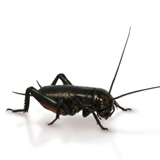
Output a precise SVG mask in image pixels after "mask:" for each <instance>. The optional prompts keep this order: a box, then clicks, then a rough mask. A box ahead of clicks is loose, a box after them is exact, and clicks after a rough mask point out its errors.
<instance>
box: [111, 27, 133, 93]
mask: <svg viewBox="0 0 160 160" xmlns="http://www.w3.org/2000/svg"><path fill="white" fill-rule="evenodd" d="M130 32H131V27H130V28H129V33H128V36H127V40H126V43H125V45H124V48H123V52H122V55H121V58H120V61H119V64H118V67H117V70H116V73H115V75H114V78H113V80H112V83H111V86H110V89H109V94H111V91H112V87H113V84H114V81H115V79H116V76H117V73H118V70H119V67H120V65H121V61H122V58H123V55H124V51H125V49H126V45H127V42H128V39H129V35H130Z"/></svg>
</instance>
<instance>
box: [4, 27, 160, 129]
mask: <svg viewBox="0 0 160 160" xmlns="http://www.w3.org/2000/svg"><path fill="white" fill-rule="evenodd" d="M130 30H131V27H130V29H129V33H128V36H127V40H126V43H125V46H124V49H123V52H122V55H121V58H120V61H119V64H118V67H117V70H116V72H115V75H114V78H113V80H112V83H111V86H110V89H109V91H107V90H104V89H101V88H95V87H82V86H74V85H72V83H71V82H70V81H69V80H68V79H67V78H66V76H65V75H64V74H58V75H57V76H56V78H55V79H54V80H53V82H52V84H51V85H49V86H44V87H41V85H40V84H39V83H38V85H39V86H40V89H39V90H37V89H35V88H34V87H29V88H27V89H26V92H25V94H23V93H18V92H14V93H16V94H21V95H24V96H25V103H24V109H10V108H8V109H7V111H12V112H24V113H25V112H28V109H29V102H30V96H32V97H34V98H35V99H36V100H37V101H38V102H39V103H40V104H41V105H42V106H43V107H44V108H46V109H48V110H50V111H52V112H54V113H56V117H55V119H54V120H53V121H52V122H50V123H49V125H51V124H53V123H54V122H55V121H56V120H57V119H59V117H60V115H63V116H66V115H70V116H73V115H75V114H76V113H78V112H79V111H81V110H82V115H83V117H87V116H88V115H90V114H92V115H93V117H94V118H95V120H96V122H97V124H98V125H99V126H100V127H101V129H103V130H108V129H107V128H105V127H103V126H102V124H101V122H100V120H101V118H104V119H108V117H110V116H111V115H112V114H113V112H114V111H115V107H118V108H120V109H121V110H123V111H128V110H131V109H130V108H123V107H121V106H120V105H119V104H118V103H117V101H116V100H117V99H119V98H121V97H124V96H127V95H130V94H133V93H137V92H141V91H146V90H150V89H155V88H160V86H156V87H150V88H145V89H140V90H136V91H132V92H128V93H125V94H122V95H120V96H117V97H113V96H112V95H111V91H112V87H113V84H114V82H115V79H116V76H117V73H118V70H119V67H120V64H121V61H122V58H123V55H124V51H125V48H126V45H127V42H128V38H129V35H130ZM58 79H60V80H61V81H62V83H63V85H56V83H57V81H58ZM37 82H38V81H37Z"/></svg>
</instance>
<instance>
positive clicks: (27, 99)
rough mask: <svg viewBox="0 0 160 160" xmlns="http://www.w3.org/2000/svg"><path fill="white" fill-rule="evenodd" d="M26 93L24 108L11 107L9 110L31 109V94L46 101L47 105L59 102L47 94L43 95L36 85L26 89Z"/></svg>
mask: <svg viewBox="0 0 160 160" xmlns="http://www.w3.org/2000/svg"><path fill="white" fill-rule="evenodd" d="M24 95H25V100H24V109H11V108H8V109H7V111H12V112H28V110H29V103H30V96H33V97H34V98H35V99H36V100H37V101H39V102H42V103H45V104H47V105H54V106H57V102H56V101H54V100H52V99H50V98H48V97H46V96H45V95H42V94H41V93H39V91H38V90H37V89H35V88H34V87H29V88H27V89H26V93H25V94H24Z"/></svg>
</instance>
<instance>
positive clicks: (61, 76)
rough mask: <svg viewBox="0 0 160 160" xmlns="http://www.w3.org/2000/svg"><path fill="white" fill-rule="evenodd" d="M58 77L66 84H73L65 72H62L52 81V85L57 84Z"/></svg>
mask: <svg viewBox="0 0 160 160" xmlns="http://www.w3.org/2000/svg"><path fill="white" fill-rule="evenodd" d="M58 79H60V80H61V81H62V83H63V84H64V85H72V83H71V82H70V81H69V80H68V79H67V77H66V76H65V75H64V74H62V73H60V74H58V75H57V76H56V78H55V79H54V80H53V82H52V84H51V85H56V83H57V81H58Z"/></svg>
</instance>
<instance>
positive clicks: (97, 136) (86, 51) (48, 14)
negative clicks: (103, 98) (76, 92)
mask: <svg viewBox="0 0 160 160" xmlns="http://www.w3.org/2000/svg"><path fill="white" fill-rule="evenodd" d="M159 21H160V2H159V1H0V75H1V76H0V77H1V78H0V97H1V98H0V152H1V153H0V159H1V160H14V159H16V160H21V159H23V160H25V159H26V160H28V159H37V160H41V159H43V160H44V159H46V160H48V159H49V160H51V159H56V160H59V159H64V160H73V159H74V160H75V159H77V160H82V159H92V160H94V159H96V160H97V159H99V160H107V159H108V160H116V159H120V160H128V159H130V160H131V159H133V160H135V159H140V160H143V159H144V160H147V159H148V160H150V159H152V160H153V159H154V160H158V159H160V153H159V148H160V123H159V122H160V100H159V99H160V89H156V90H151V91H146V92H141V93H137V94H134V95H130V96H126V97H123V98H121V99H119V100H117V101H118V102H119V103H120V104H121V106H123V107H131V108H132V109H133V111H132V112H127V113H126V112H122V111H121V110H119V109H116V111H115V113H114V114H113V116H112V117H111V118H110V119H108V120H107V121H105V120H103V121H102V124H103V125H104V126H106V127H108V128H109V132H106V131H102V130H101V129H100V128H99V126H98V125H96V122H95V119H94V118H93V117H92V116H89V117H87V118H83V117H82V116H81V113H79V114H77V115H76V116H74V117H69V116H68V117H63V116H61V117H60V118H61V119H60V121H57V122H56V123H55V124H54V125H52V126H48V125H47V123H49V122H50V121H52V120H53V118H54V117H55V114H53V113H52V112H49V111H47V110H45V109H44V108H43V107H42V106H41V105H40V104H39V103H38V102H37V101H36V100H35V99H33V98H31V102H30V108H29V113H28V114H22V113H18V114H13V113H10V112H6V109H7V108H8V107H10V108H23V103H24V97H23V96H19V95H15V94H13V93H12V92H11V91H18V92H22V93H24V92H25V89H26V88H27V87H30V86H34V87H35V88H37V89H38V88H39V87H38V85H37V84H36V80H39V82H40V84H41V85H42V86H44V85H49V84H50V83H51V82H52V81H53V79H54V78H55V76H56V75H57V74H58V73H65V74H66V76H67V77H68V79H69V80H70V81H71V82H72V83H73V84H74V85H82V86H94V87H101V88H105V89H109V86H110V84H111V81H112V78H113V75H114V73H115V70H116V67H117V65H118V62H119V58H120V55H121V52H122V50H123V46H124V43H125V41H126V38H127V34H128V30H129V26H131V27H132V29H131V35H130V38H129V42H128V45H127V48H126V52H125V55H124V59H123V61H122V65H121V67H120V70H119V73H118V76H117V79H116V81H115V84H114V87H113V90H112V95H113V97H115V96H118V95H120V94H123V93H126V92H129V91H133V90H137V89H142V88H146V87H152V86H157V85H160V24H159Z"/></svg>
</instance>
